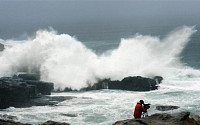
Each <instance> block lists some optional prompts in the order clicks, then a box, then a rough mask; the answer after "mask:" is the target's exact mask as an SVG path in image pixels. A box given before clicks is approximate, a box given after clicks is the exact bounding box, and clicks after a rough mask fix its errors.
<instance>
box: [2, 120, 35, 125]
mask: <svg viewBox="0 0 200 125" xmlns="http://www.w3.org/2000/svg"><path fill="white" fill-rule="evenodd" d="M0 125H31V124H26V123H20V122H15V121H12V120H3V119H0Z"/></svg>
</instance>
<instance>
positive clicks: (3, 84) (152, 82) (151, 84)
mask: <svg viewBox="0 0 200 125" xmlns="http://www.w3.org/2000/svg"><path fill="white" fill-rule="evenodd" d="M162 79H163V78H162V77H160V76H156V77H154V78H152V79H151V78H145V77H141V76H130V77H125V78H124V79H122V80H121V81H111V80H110V79H104V80H99V81H98V82H97V83H94V84H92V85H89V86H88V87H85V88H82V89H81V90H72V89H70V88H66V89H65V90H64V91H65V92H66V91H90V90H100V89H120V90H128V91H151V90H155V89H158V87H159V84H160V83H161V81H162ZM52 91H54V92H59V91H57V90H54V83H50V82H44V81H40V75H39V74H27V73H21V74H18V75H14V76H12V77H1V78H0V109H5V108H9V107H16V108H22V107H31V106H44V105H55V104H57V103H59V102H61V101H64V100H67V99H69V98H74V97H66V98H65V99H64V98H63V97H50V96H48V95H51V92H52Z"/></svg>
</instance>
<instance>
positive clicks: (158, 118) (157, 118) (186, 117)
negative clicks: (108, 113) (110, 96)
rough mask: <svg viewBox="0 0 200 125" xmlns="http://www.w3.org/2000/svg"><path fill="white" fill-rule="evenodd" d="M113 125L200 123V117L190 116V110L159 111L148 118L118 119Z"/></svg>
mask: <svg viewBox="0 0 200 125" xmlns="http://www.w3.org/2000/svg"><path fill="white" fill-rule="evenodd" d="M113 125H200V117H199V116H198V115H193V116H190V112H181V113H177V114H167V113H163V114H159V113H157V114H153V115H151V116H149V117H146V118H141V119H127V120H122V121H117V122H115V123H114V124H113Z"/></svg>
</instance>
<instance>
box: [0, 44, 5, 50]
mask: <svg viewBox="0 0 200 125" xmlns="http://www.w3.org/2000/svg"><path fill="white" fill-rule="evenodd" d="M4 49H5V47H4V45H3V44H2V43H0V51H3V50H4Z"/></svg>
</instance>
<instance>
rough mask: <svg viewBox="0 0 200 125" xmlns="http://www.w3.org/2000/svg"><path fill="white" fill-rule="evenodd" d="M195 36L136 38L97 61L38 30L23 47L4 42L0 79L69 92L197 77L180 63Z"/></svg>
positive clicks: (76, 45)
mask: <svg viewBox="0 0 200 125" xmlns="http://www.w3.org/2000/svg"><path fill="white" fill-rule="evenodd" d="M195 31H196V30H195V28H194V27H188V26H184V27H182V28H178V29H176V30H175V31H173V32H171V33H170V34H168V35H167V36H166V37H165V38H163V39H160V38H159V37H154V36H143V35H140V34H136V35H135V36H133V37H132V38H129V39H122V40H121V43H120V44H119V46H118V48H116V49H114V50H112V51H110V52H109V53H106V54H104V53H103V54H102V55H97V54H96V53H94V52H93V51H92V50H91V49H89V48H87V47H86V46H85V45H83V44H82V43H81V42H80V41H78V40H77V39H75V38H73V37H71V36H69V35H67V34H56V33H55V32H54V31H46V30H39V31H37V32H36V34H35V36H33V37H32V38H30V39H27V40H24V41H14V40H5V41H4V44H6V45H7V46H6V49H5V50H4V51H3V52H2V53H0V62H1V65H0V76H10V75H13V74H15V73H17V72H22V71H23V72H29V73H35V72H37V73H40V74H41V79H42V80H44V81H50V82H54V83H55V87H56V88H65V87H71V88H73V89H80V88H82V87H85V86H87V83H94V82H95V81H96V79H97V78H101V79H104V78H111V79H112V80H121V79H122V78H124V77H126V76H137V75H141V76H146V77H151V76H155V75H160V76H163V77H164V78H168V77H185V76H188V75H192V76H195V75H197V76H199V74H200V72H199V71H196V70H194V69H192V68H189V67H185V66H184V65H183V64H182V63H181V62H180V57H179V56H180V53H181V52H182V50H183V48H184V47H185V45H186V44H187V43H188V41H189V40H190V37H191V35H192V34H193V33H195Z"/></svg>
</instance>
